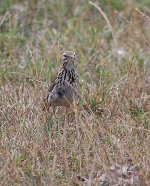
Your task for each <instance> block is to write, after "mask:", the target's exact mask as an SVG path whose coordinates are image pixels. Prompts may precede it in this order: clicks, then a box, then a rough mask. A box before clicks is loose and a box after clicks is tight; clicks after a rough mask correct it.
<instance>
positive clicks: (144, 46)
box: [0, 0, 150, 186]
mask: <svg viewBox="0 0 150 186" xmlns="http://www.w3.org/2000/svg"><path fill="white" fill-rule="evenodd" d="M6 2H7V1H6ZM8 2H10V1H8ZM121 2H122V1H118V3H120V4H115V1H108V2H107V3H106V2H105V1H101V5H102V7H101V8H102V10H103V13H104V15H103V16H102V14H100V13H102V12H99V11H98V10H97V9H96V8H95V7H94V6H92V5H91V4H89V3H88V1H84V0H83V1H80V2H79V1H77V0H75V1H53V0H47V1H40V0H39V1H30V3H28V2H27V1H25V2H22V3H20V4H18V1H16V3H14V4H11V5H10V6H8V5H7V6H6V4H5V6H4V5H3V6H4V9H2V10H1V11H0V13H1V19H0V28H1V33H0V51H1V55H0V122H1V127H0V185H4V186H6V185H62V186H63V185H73V184H78V185H80V184H82V183H81V182H82V179H80V180H79V182H78V181H76V178H80V176H81V177H82V176H84V177H85V178H87V179H88V180H90V182H88V183H87V184H89V185H91V184H92V180H94V181H95V178H97V176H98V175H99V174H100V175H102V172H105V173H107V172H108V174H110V173H109V169H111V167H112V166H115V165H116V164H119V165H120V164H121V165H122V164H123V165H125V166H126V165H128V163H129V162H130V164H131V162H132V165H133V166H136V167H138V171H136V175H137V176H138V180H140V181H139V182H138V183H134V181H133V182H132V181H131V180H130V181H131V182H130V183H125V182H124V179H122V182H121V185H123V184H124V185H147V186H148V185H150V176H149V175H150V145H149V143H150V125H149V124H150V74H149V71H150V63H149V62H150V50H149V48H150V40H149V38H150V32H149V30H150V19H149V17H150V14H149V12H150V11H149V10H150V9H149V8H148V6H147V7H146V6H145V5H144V4H142V3H141V4H140V3H135V2H133V1H127V2H125V3H123V4H121ZM145 2H146V1H145ZM97 5H99V4H97ZM97 5H96V6H97ZM135 8H137V9H135ZM6 9H7V10H6ZM116 10H117V11H116ZM137 10H138V11H137ZM140 11H141V12H140ZM143 13H144V15H143ZM146 16H147V17H146ZM104 18H105V19H104ZM105 20H107V22H106V21H105ZM108 21H109V22H110V25H111V26H112V31H113V34H114V35H113V37H112V32H111V30H110V25H108V24H107V23H108ZM114 38H115V43H116V45H115V44H114ZM68 49H69V50H75V51H76V53H77V55H78V63H77V68H78V71H79V74H80V84H81V95H80V98H79V102H78V105H77V110H76V113H75V114H74V113H70V124H69V126H68V129H67V134H66V138H65V140H62V139H63V132H62V131H63V124H64V114H63V112H58V114H57V119H56V121H52V116H51V114H49V115H46V114H45V113H43V112H42V109H41V104H42V95H43V92H44V91H45V89H46V87H47V85H48V84H49V82H50V81H51V79H52V78H53V76H54V75H55V72H56V71H57V69H58V67H59V65H60V60H59V57H60V54H61V53H62V52H63V51H65V50H68ZM121 169H122V168H121ZM117 170H120V169H117ZM113 171H114V172H115V168H114V169H113ZM131 172H132V170H130V177H131V175H132V174H131ZM126 174H127V176H129V173H128V172H127V170H126ZM77 175H79V177H77ZM121 175H122V174H121ZM114 178H115V176H114ZM110 180H111V179H110ZM116 180H117V178H116ZM80 181H81V182H80ZM75 182H76V183H75ZM77 182H78V183H77ZM83 182H84V179H83ZM118 183H120V182H118ZM83 184H85V183H83ZM93 184H94V185H103V183H102V181H101V182H99V183H98V182H96V183H95V182H93ZM109 184H110V185H115V184H117V183H113V182H112V183H109V182H108V185H109Z"/></svg>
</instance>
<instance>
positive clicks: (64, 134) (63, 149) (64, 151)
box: [62, 107, 70, 176]
mask: <svg viewBox="0 0 150 186" xmlns="http://www.w3.org/2000/svg"><path fill="white" fill-rule="evenodd" d="M68 112H69V107H66V110H65V121H64V128H63V138H62V154H63V157H64V158H63V161H64V169H65V171H66V174H67V176H68V175H69V172H70V171H69V163H68V155H67V150H66V149H67V145H66V129H67V126H68V122H69V120H68Z"/></svg>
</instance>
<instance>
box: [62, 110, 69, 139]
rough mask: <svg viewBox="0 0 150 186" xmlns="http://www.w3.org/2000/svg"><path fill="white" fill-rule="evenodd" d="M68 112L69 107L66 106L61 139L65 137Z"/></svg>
mask: <svg viewBox="0 0 150 186" xmlns="http://www.w3.org/2000/svg"><path fill="white" fill-rule="evenodd" d="M68 112H69V107H66V111H65V121H64V129H63V139H65V135H66V129H67V126H68V124H69V118H68Z"/></svg>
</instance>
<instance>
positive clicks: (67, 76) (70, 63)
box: [45, 51, 79, 113]
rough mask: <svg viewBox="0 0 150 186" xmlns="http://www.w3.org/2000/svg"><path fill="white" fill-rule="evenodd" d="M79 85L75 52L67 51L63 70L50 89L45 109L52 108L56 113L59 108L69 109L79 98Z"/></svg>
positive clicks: (61, 69)
mask: <svg viewBox="0 0 150 186" xmlns="http://www.w3.org/2000/svg"><path fill="white" fill-rule="evenodd" d="M78 84H79V83H78V75H77V72H76V70H75V52H72V51H66V52H64V53H63V55H62V65H61V68H60V70H59V72H58V74H57V76H56V78H55V79H54V80H53V81H52V82H51V84H50V87H49V89H48V94H47V97H46V99H45V107H47V108H49V107H52V108H53V111H54V113H55V108H56V107H57V106H64V107H69V106H70V105H71V104H72V103H73V102H74V100H75V99H76V97H77V92H78Z"/></svg>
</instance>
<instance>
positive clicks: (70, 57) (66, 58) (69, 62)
mask: <svg viewBox="0 0 150 186" xmlns="http://www.w3.org/2000/svg"><path fill="white" fill-rule="evenodd" d="M75 59H76V56H75V52H72V51H66V52H64V53H63V54H62V64H63V67H64V68H67V69H72V68H74V66H75Z"/></svg>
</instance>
